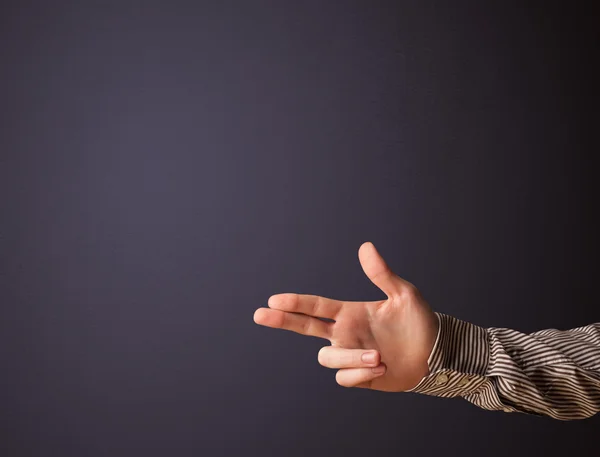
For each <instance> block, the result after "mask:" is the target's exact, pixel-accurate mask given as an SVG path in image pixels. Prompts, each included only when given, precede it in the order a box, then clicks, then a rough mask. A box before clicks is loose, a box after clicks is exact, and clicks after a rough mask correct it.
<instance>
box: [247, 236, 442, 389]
mask: <svg viewBox="0 0 600 457" xmlns="http://www.w3.org/2000/svg"><path fill="white" fill-rule="evenodd" d="M358 258H359V261H360V264H361V266H362V268H363V271H364V272H365V274H366V275H367V277H368V278H369V279H370V280H371V281H372V282H373V284H375V285H376V286H377V287H379V288H380V289H381V290H382V291H383V292H384V293H385V295H386V296H387V299H386V300H378V301H370V302H359V301H353V302H351V301H340V300H333V299H330V298H326V297H321V296H317V295H305V294H295V293H282V294H277V295H273V296H271V297H270V298H269V301H268V306H269V307H268V308H259V309H257V310H256V311H255V312H254V322H255V323H257V324H259V325H263V326H266V327H271V328H278V329H284V330H290V331H293V332H296V333H300V334H302V335H307V336H314V337H318V338H323V339H326V340H329V342H330V343H331V345H330V346H325V347H323V348H321V350H320V351H319V353H318V356H317V359H318V361H319V363H320V364H321V365H323V366H324V367H327V368H334V369H337V370H338V371H337V373H336V377H335V378H336V381H337V383H338V384H339V385H341V386H344V387H359V388H367V389H373V390H380V391H385V392H404V391H407V390H410V389H412V388H413V387H415V386H416V385H417V384H418V383H419V382H420V381H421V379H422V378H423V377H424V376H426V375H428V374H429V367H428V365H427V359H428V358H429V355H430V354H431V351H432V349H433V345H434V343H435V339H436V337H437V332H438V325H439V324H438V320H437V317H436V316H435V314H434V312H433V311H432V309H431V307H430V306H429V304H428V303H427V302H426V301H425V299H424V298H423V297H422V295H421V294H420V292H419V291H418V290H417V288H416V287H415V286H414V285H413V284H411V283H410V282H408V281H406V280H404V279H402V278H400V277H399V276H398V275H396V274H394V273H393V272H392V271H391V269H390V268H389V266H388V265H387V263H386V262H385V260H384V259H383V257H382V256H381V255H380V254H379V252H378V251H377V249H376V248H375V246H374V245H373V243H371V242H366V243H363V244H362V245H361V246H360V248H359V250H358ZM319 318H328V319H333V320H334V321H335V322H326V321H323V320H321V319H319ZM369 353H370V354H372V355H373V357H374V359H373V361H372V362H368V361H363V359H362V356H363V355H365V354H369ZM377 368H378V369H380V370H381V372H380V373H377V372H376V369H377Z"/></svg>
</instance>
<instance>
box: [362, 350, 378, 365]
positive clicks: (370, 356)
mask: <svg viewBox="0 0 600 457" xmlns="http://www.w3.org/2000/svg"><path fill="white" fill-rule="evenodd" d="M361 360H362V361H363V362H365V363H374V362H375V353H374V352H365V353H364V354H363V355H362V357H361Z"/></svg>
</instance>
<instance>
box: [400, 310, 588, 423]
mask: <svg viewBox="0 0 600 457" xmlns="http://www.w3.org/2000/svg"><path fill="white" fill-rule="evenodd" d="M436 315H437V316H438V318H439V320H440V328H439V333H438V339H437V341H436V345H435V346H434V349H433V351H432V353H431V356H430V358H429V368H430V374H429V375H427V376H425V377H424V378H423V379H422V380H421V382H420V383H419V384H418V385H417V386H415V387H414V388H413V389H411V390H409V391H408V392H415V393H423V394H427V395H434V396H439V397H462V398H464V399H466V400H467V401H469V402H471V403H473V404H474V405H476V406H478V407H480V408H483V409H488V410H502V411H505V412H521V413H526V414H533V415H538V416H549V417H552V418H554V419H559V420H572V419H584V418H587V417H591V416H593V415H594V414H596V413H597V412H598V411H600V323H598V324H591V325H588V326H585V327H580V328H577V329H571V330H556V329H548V330H541V331H538V332H534V333H531V334H524V333H521V332H518V331H516V330H511V329H504V328H494V327H490V328H483V327H479V326H477V325H474V324H471V323H469V322H465V321H462V320H460V319H456V318H454V317H452V316H448V315H445V314H441V313H436Z"/></svg>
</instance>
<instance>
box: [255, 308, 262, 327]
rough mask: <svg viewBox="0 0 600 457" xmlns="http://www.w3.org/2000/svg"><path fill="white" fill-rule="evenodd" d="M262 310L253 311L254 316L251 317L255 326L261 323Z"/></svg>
mask: <svg viewBox="0 0 600 457" xmlns="http://www.w3.org/2000/svg"><path fill="white" fill-rule="evenodd" d="M263 309H264V308H258V309H257V310H255V311H254V315H253V316H252V319H253V320H254V323H256V324H260V323H261V322H260V321H261V315H262V316H264V311H263Z"/></svg>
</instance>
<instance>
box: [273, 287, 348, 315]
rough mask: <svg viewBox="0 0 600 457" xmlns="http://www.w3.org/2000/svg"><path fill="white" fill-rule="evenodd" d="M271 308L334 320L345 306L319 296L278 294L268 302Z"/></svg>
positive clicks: (339, 302) (342, 303) (341, 302)
mask: <svg viewBox="0 0 600 457" xmlns="http://www.w3.org/2000/svg"><path fill="white" fill-rule="evenodd" d="M268 305H269V308H273V309H279V310H281V311H289V312H292V313H302V314H306V315H308V316H315V317H324V318H327V319H334V320H335V317H336V316H337V314H338V313H339V312H340V310H341V309H342V307H343V306H344V302H343V301H340V300H333V299H331V298H326V297H321V296H319V295H307V294H293V293H286V294H277V295H272V296H271V297H270V298H269V301H268Z"/></svg>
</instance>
